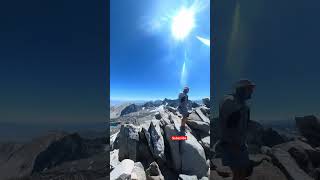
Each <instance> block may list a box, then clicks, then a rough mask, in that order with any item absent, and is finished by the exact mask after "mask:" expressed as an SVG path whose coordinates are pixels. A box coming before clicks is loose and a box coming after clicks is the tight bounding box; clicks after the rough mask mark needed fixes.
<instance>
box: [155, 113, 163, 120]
mask: <svg viewBox="0 0 320 180" xmlns="http://www.w3.org/2000/svg"><path fill="white" fill-rule="evenodd" d="M154 117H155V118H156V119H158V120H160V119H161V118H162V117H161V114H160V112H156V114H155V115H154Z"/></svg>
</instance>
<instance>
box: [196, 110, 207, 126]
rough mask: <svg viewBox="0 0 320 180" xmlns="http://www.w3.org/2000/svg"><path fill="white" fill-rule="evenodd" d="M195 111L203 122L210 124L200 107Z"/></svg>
mask: <svg viewBox="0 0 320 180" xmlns="http://www.w3.org/2000/svg"><path fill="white" fill-rule="evenodd" d="M195 111H196V113H197V114H198V116H199V117H200V118H201V120H202V121H203V122H206V123H208V124H210V120H209V118H208V117H207V116H205V115H204V114H203V113H202V111H201V109H200V108H197V109H196V110H195Z"/></svg>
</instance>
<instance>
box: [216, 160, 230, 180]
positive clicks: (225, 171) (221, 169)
mask: <svg viewBox="0 0 320 180" xmlns="http://www.w3.org/2000/svg"><path fill="white" fill-rule="evenodd" d="M211 164H212V166H213V167H212V169H213V170H215V171H216V172H217V173H218V174H219V176H222V177H230V176H232V171H231V169H230V167H228V166H224V165H223V164H222V159H221V158H215V159H212V160H211Z"/></svg>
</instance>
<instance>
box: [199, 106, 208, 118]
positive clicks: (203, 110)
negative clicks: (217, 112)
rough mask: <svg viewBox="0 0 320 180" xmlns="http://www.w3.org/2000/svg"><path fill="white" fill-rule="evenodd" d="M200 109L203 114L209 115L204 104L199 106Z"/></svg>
mask: <svg viewBox="0 0 320 180" xmlns="http://www.w3.org/2000/svg"><path fill="white" fill-rule="evenodd" d="M200 110H201V112H202V113H203V114H204V115H205V116H207V117H209V115H210V108H207V107H205V106H201V107H200Z"/></svg>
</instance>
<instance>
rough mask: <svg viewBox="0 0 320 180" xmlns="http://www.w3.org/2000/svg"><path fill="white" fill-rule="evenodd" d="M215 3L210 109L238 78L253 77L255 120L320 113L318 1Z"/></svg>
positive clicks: (261, 0) (288, 117)
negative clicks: (212, 81) (254, 84)
mask: <svg viewBox="0 0 320 180" xmlns="http://www.w3.org/2000/svg"><path fill="white" fill-rule="evenodd" d="M215 5H216V6H217V8H215V10H216V12H215V15H216V16H215V17H214V22H215V24H214V26H215V30H214V33H215V38H216V44H215V49H214V57H213V58H214V60H213V62H214V64H213V66H214V68H213V76H214V84H213V86H212V87H213V88H214V92H215V93H214V95H213V98H214V99H215V100H214V101H215V107H216V108H215V110H218V108H217V107H218V103H219V101H220V100H221V98H222V97H223V95H225V94H227V93H230V92H232V85H233V83H234V82H235V81H237V80H238V79H240V78H248V79H250V80H252V81H254V82H255V83H256V85H257V86H256V89H255V92H254V94H253V98H252V100H250V102H249V103H250V105H251V113H252V116H253V119H256V120H260V119H261V120H269V119H270V120H282V119H292V118H293V117H295V116H303V115H308V114H315V115H318V116H319V115H320V111H319V107H320V93H319V92H320V83H319V77H320V71H319V67H320V61H319V59H320V54H319V42H320V35H319V32H320V24H319V23H317V22H318V17H319V12H320V11H319V10H320V2H319V1H315V0H314V1H308V2H301V1H297V0H293V1H292V0H291V1H287V0H283V1H275V0H271V1H270V0H256V1H219V2H216V3H215Z"/></svg>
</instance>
